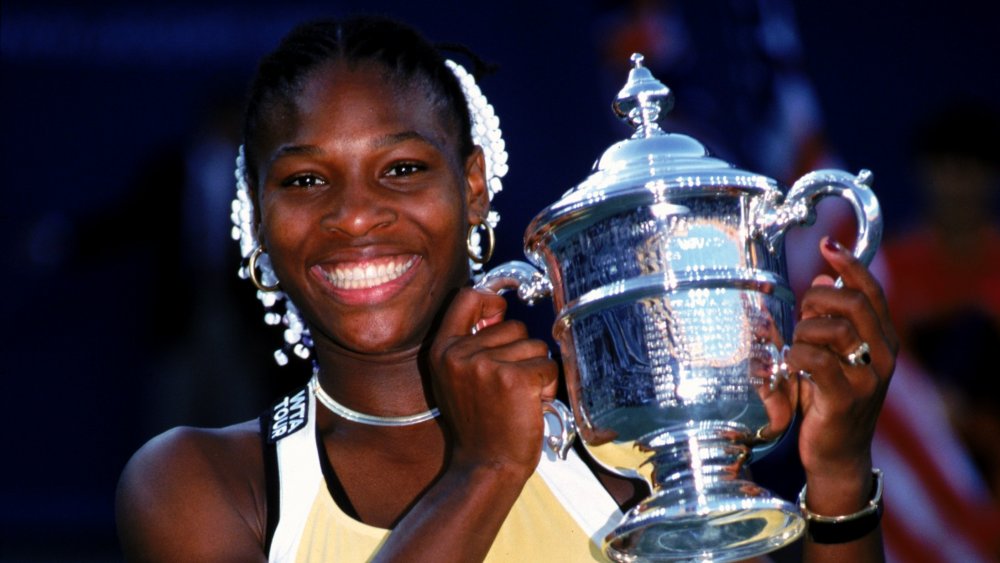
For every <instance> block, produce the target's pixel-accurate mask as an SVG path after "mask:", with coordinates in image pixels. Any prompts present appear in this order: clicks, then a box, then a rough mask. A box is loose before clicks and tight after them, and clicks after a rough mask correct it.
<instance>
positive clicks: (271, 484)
mask: <svg viewBox="0 0 1000 563" xmlns="http://www.w3.org/2000/svg"><path fill="white" fill-rule="evenodd" d="M315 407H316V403H315V398H314V396H313V394H312V393H310V392H309V388H308V387H302V388H301V389H298V390H296V391H294V392H292V393H290V394H289V395H287V396H285V397H283V398H282V399H281V400H279V401H278V402H276V403H275V404H274V405H273V406H272V407H271V408H269V409H268V410H267V411H265V413H264V415H262V416H261V435H262V437H263V439H264V445H265V447H264V451H265V456H266V455H268V454H267V452H268V450H269V449H270V450H272V451H273V452H274V453H273V456H272V457H273V459H274V463H273V469H274V473H273V475H268V514H267V516H268V522H267V528H268V535H269V538H268V540H267V542H266V547H267V553H268V560H269V561H294V560H295V557H296V554H297V553H298V549H299V543H300V541H301V539H302V532H303V530H304V529H305V525H306V520H307V519H308V517H309V511H310V509H311V508H312V505H313V501H314V500H315V499H316V494H317V492H318V491H319V490H320V489H321V487H322V486H323V472H322V470H321V469H320V462H319V455H318V454H317V452H316V442H315V438H314V436H315V434H316V417H315V410H316V409H315ZM272 490H273V492H272ZM272 497H277V501H276V502H274V504H273V508H272Z"/></svg>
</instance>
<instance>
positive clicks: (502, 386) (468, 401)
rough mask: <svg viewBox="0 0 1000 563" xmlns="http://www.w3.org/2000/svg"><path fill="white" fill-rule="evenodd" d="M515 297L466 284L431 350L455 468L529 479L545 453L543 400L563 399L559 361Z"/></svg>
mask: <svg viewBox="0 0 1000 563" xmlns="http://www.w3.org/2000/svg"><path fill="white" fill-rule="evenodd" d="M506 310H507V302H506V301H505V300H504V298H503V297H500V296H499V295H497V294H495V293H492V292H489V291H483V290H476V289H471V288H462V289H460V290H459V291H458V293H457V295H456V296H455V298H454V299H453V300H452V302H451V304H450V305H449V307H448V310H447V311H446V312H445V314H444V316H443V318H442V320H441V324H440V326H439V328H438V331H437V335H436V337H435V339H434V342H433V343H432V345H431V348H430V355H429V361H430V368H431V371H432V374H433V376H432V385H433V392H434V397H435V400H436V401H437V404H438V408H440V409H441V413H442V417H443V419H444V421H445V423H446V425H447V428H448V432H449V433H450V436H449V437H450V442H451V445H452V453H451V458H450V460H449V467H450V468H454V469H459V470H470V469H475V468H489V469H494V470H500V471H504V472H513V474H514V475H519V476H523V478H524V480H527V478H528V477H529V476H530V475H531V474H532V472H533V471H534V470H535V467H536V466H537V464H538V460H539V457H540V455H541V444H542V439H543V433H544V423H543V417H542V402H543V401H551V400H552V399H554V398H555V394H556V387H557V377H558V366H557V364H556V362H555V361H553V360H552V358H551V356H550V354H549V348H548V345H547V344H546V343H545V342H544V341H542V340H537V339H531V338H529V337H528V331H527V328H526V327H525V325H524V323H522V322H520V321H516V320H505V319H504V314H505V313H506Z"/></svg>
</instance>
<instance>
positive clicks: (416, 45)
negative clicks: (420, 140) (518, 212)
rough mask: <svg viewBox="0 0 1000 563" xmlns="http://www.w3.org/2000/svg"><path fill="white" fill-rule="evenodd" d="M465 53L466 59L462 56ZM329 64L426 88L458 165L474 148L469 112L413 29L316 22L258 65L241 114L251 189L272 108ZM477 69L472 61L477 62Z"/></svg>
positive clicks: (368, 20)
mask: <svg viewBox="0 0 1000 563" xmlns="http://www.w3.org/2000/svg"><path fill="white" fill-rule="evenodd" d="M466 54H468V53H467V52H466ZM334 61H343V62H345V63H347V64H348V66H349V67H356V66H357V65H360V64H370V63H377V64H378V65H380V66H381V67H382V69H383V70H384V71H385V73H386V78H387V79H389V80H392V81H395V82H397V83H399V84H403V83H414V82H416V83H418V84H422V85H424V86H425V87H426V91H427V92H428V94H429V96H430V102H431V104H432V107H435V108H436V109H438V110H439V111H440V112H441V113H442V116H443V117H444V118H445V119H446V121H445V122H446V123H448V124H449V125H451V126H452V127H453V131H454V132H455V134H456V136H457V137H458V149H459V156H460V157H461V159H460V162H463V161H465V159H466V158H468V156H469V155H471V154H472V151H473V149H474V145H473V141H472V136H471V134H470V125H469V123H470V118H469V110H468V108H467V105H466V99H465V96H464V94H463V92H462V87H461V85H460V84H459V82H458V79H457V78H456V77H455V75H454V74H453V73H452V72H451V71H450V70H449V69H448V67H447V66H445V63H444V58H443V57H442V56H441V54H440V52H439V51H438V49H436V48H435V47H434V46H433V45H431V44H430V43H429V42H428V41H427V40H426V39H424V37H423V36H421V35H420V33H419V32H417V31H416V30H415V29H413V28H411V27H409V26H407V25H405V24H403V23H400V22H396V21H393V20H390V19H386V18H381V17H372V16H365V17H356V18H352V19H347V20H343V21H334V20H317V21H312V22H308V23H304V24H301V25H299V26H298V27H296V28H295V29H293V30H292V31H291V32H290V33H289V34H288V35H287V36H286V37H285V38H284V39H283V40H282V41H281V43H280V44H279V45H278V48H277V49H276V50H275V51H274V52H272V53H271V54H269V55H267V56H266V57H265V58H263V59H262V60H261V62H260V64H259V66H258V69H257V75H256V78H255V79H254V81H253V83H252V85H251V88H250V94H249V98H248V101H247V106H246V113H245V115H244V128H243V145H244V147H245V151H246V153H245V157H246V163H247V166H246V168H247V174H248V175H249V176H250V177H249V178H248V180H249V183H250V185H251V186H254V185H255V184H256V180H257V179H256V178H255V174H256V166H255V165H256V164H257V162H258V161H257V158H258V155H256V154H255V144H254V141H255V140H256V139H257V138H258V136H259V134H260V129H261V127H263V126H266V123H265V115H266V114H267V112H268V110H270V109H272V108H274V107H283V106H284V107H291V106H292V105H293V102H294V100H295V98H296V96H297V95H298V94H300V93H301V91H302V88H303V87H304V85H305V84H306V82H307V81H308V78H309V76H310V75H311V73H312V72H313V71H315V70H316V69H318V68H319V67H321V66H324V65H326V64H329V63H331V62H334ZM477 66H478V62H477Z"/></svg>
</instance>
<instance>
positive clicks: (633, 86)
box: [525, 53, 778, 255]
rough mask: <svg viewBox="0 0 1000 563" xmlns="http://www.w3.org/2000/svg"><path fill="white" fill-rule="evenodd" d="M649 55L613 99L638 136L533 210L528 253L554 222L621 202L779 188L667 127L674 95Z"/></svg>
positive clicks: (608, 210) (635, 60) (591, 215)
mask: <svg viewBox="0 0 1000 563" xmlns="http://www.w3.org/2000/svg"><path fill="white" fill-rule="evenodd" d="M643 59H644V57H643V56H642V55H641V54H639V53H635V54H633V55H632V57H631V62H632V68H631V70H629V74H628V80H627V81H626V83H625V86H624V87H622V89H621V90H620V91H619V92H618V95H617V96H616V97H615V100H614V102H613V103H612V108H613V110H614V112H615V114H617V115H618V117H620V118H621V119H622V120H623V121H625V122H626V123H628V124H629V125H630V126H632V128H633V129H634V131H633V133H632V135H631V136H630V137H629V138H627V139H624V140H622V141H619V142H617V143H615V144H613V145H611V146H610V147H608V149H607V150H605V151H604V153H603V154H602V155H601V157H600V158H599V159H598V160H597V161H596V162H595V163H594V168H593V170H592V172H591V174H590V176H588V177H587V178H586V179H585V180H584V181H583V182H581V183H580V184H578V185H577V186H575V187H573V188H572V189H570V190H569V191H567V192H566V193H565V194H563V196H562V198H560V199H559V201H557V202H555V203H554V204H552V205H550V206H549V207H547V208H546V209H544V210H542V212H541V213H539V215H538V216H536V217H535V219H534V220H533V221H532V222H531V224H530V225H529V226H528V230H527V231H526V234H525V249H526V250H527V251H528V254H529V255H530V254H532V249H533V248H534V247H536V246H537V245H538V243H539V242H540V241H541V239H543V238H545V237H547V236H548V235H549V234H551V233H552V232H553V231H554V230H555V229H561V228H562V227H564V226H566V224H567V223H570V222H572V223H578V222H580V221H582V220H587V221H590V222H592V221H595V220H598V219H599V218H600V217H603V216H607V215H609V214H612V213H616V212H618V211H620V210H621V209H623V208H629V207H632V208H634V207H637V206H641V205H647V204H651V203H658V202H663V201H665V200H666V199H668V198H672V197H676V196H693V195H698V194H706V193H713V192H714V193H718V192H720V191H722V192H732V191H734V190H737V191H741V192H753V193H762V192H768V191H773V190H778V186H777V183H776V182H775V181H774V180H772V179H770V178H767V177H765V176H762V175H760V174H756V173H753V172H747V171H743V170H739V169H736V168H735V167H733V166H732V165H731V164H729V163H728V162H726V161H724V160H721V159H719V158H716V157H714V156H713V155H712V153H711V152H710V151H709V150H708V149H707V148H705V146H704V145H702V144H701V143H700V142H698V141H697V140H696V139H694V138H692V137H689V136H687V135H683V134H678V133H667V132H665V131H664V130H663V129H662V128H661V127H660V123H661V122H662V121H663V119H664V117H665V116H666V114H667V112H669V111H670V109H671V108H673V105H674V95H673V92H672V91H671V90H670V88H668V87H667V86H665V85H664V84H663V83H662V82H660V81H659V80H657V79H656V78H655V77H654V76H653V74H652V73H651V72H650V71H649V69H648V68H646V67H645V66H643ZM577 226H580V227H582V226H583V225H577Z"/></svg>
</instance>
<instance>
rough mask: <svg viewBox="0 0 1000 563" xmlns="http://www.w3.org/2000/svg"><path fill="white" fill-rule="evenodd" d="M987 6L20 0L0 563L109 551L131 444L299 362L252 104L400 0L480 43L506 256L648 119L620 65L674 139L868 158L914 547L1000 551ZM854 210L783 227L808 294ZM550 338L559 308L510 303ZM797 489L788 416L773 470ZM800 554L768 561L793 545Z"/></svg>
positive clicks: (997, 243)
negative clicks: (622, 116) (261, 183)
mask: <svg viewBox="0 0 1000 563" xmlns="http://www.w3.org/2000/svg"><path fill="white" fill-rule="evenodd" d="M988 5H990V4H989V3H982V2H974V1H973V0H952V1H950V2H930V1H928V0H921V1H883V2H864V1H861V0H848V1H841V2H792V1H789V0H757V1H753V0H745V1H722V0H711V1H702V2H694V1H690V2H671V1H668V0H631V1H621V2H611V1H597V0H589V1H587V0H543V1H541V2H526V1H522V0H508V1H506V2H482V3H468V2H467V3H459V2H419V1H418V2H414V1H402V0H366V1H364V2H360V1H357V2H354V1H343V2H337V1H335V0H328V1H325V2H315V1H301V0H300V1H287V2H280V3H279V2H273V3H269V2H256V1H248V0H245V1H243V2H233V1H230V0H199V1H197V2H195V1H193V0H175V1H171V2H166V1H162V0H161V1H156V0H154V1H148V2H143V3H141V4H140V3H134V2H124V1H122V2H115V1H99V2H86V3H81V2H68V1H65V2H57V1H48V0H36V1H32V2H28V1H25V0H5V1H4V2H3V3H2V4H0V16H2V18H0V51H2V59H0V63H2V71H0V72H2V83H3V86H2V87H0V97H2V98H0V99H2V102H0V112H2V121H0V123H2V130H3V141H2V142H3V145H2V151H0V156H2V159H3V160H2V167H0V174H2V177H0V178H2V179H0V187H2V194H3V200H2V203H0V263H2V268H3V270H2V275H0V321H2V323H3V324H2V326H3V328H2V330H3V333H2V339H0V343H2V344H0V346H2V348H0V349H2V350H3V356H4V361H3V363H2V364H0V377H2V381H3V387H2V389H3V391H2V397H3V402H4V404H5V406H6V408H5V409H4V410H5V412H7V413H8V414H7V415H5V420H6V423H5V427H6V428H7V430H6V431H5V432H4V434H5V445H4V448H3V449H4V451H5V453H4V454H3V462H2V469H0V471H2V473H0V561H118V560H120V554H119V552H118V548H117V540H116V538H115V531H114V512H113V495H114V489H115V485H116V481H117V478H118V475H119V472H120V471H121V469H122V467H123V465H124V464H125V462H126V461H127V460H128V458H129V456H130V455H131V454H132V453H133V452H134V451H135V450H136V449H137V448H138V447H139V446H140V445H141V444H142V443H144V442H145V441H146V440H148V439H149V438H151V437H152V436H154V435H156V434H158V433H159V432H162V431H163V430H166V429H167V428H170V427H172V426H175V425H178V424H189V425H210V426H218V425H224V424H228V423H232V422H236V421H240V420H246V419H249V418H253V417H255V416H256V415H257V414H258V413H259V412H260V410H261V409H262V408H263V407H264V406H265V404H266V403H267V402H268V400H269V398H271V397H274V396H276V395H277V394H278V393H280V392H281V391H283V390H286V389H288V388H290V387H291V386H294V385H296V384H298V383H300V382H301V381H302V380H303V378H304V377H305V373H306V371H307V368H306V366H304V365H302V364H301V363H300V364H294V363H293V365H291V366H289V367H286V368H281V369H278V368H277V367H276V366H274V365H273V361H272V360H271V355H272V352H273V350H274V349H275V348H277V347H278V344H279V343H280V339H281V335H280V332H279V331H277V330H272V329H270V328H268V327H266V326H265V325H264V323H263V322H262V317H263V311H262V308H261V307H260V305H259V303H257V302H256V300H255V299H254V292H253V290H252V287H251V286H250V284H249V283H248V282H243V281H241V280H238V279H237V277H236V271H237V267H238V263H239V262H238V256H237V248H236V244H235V243H233V242H232V241H231V240H230V238H229V230H230V226H229V202H230V201H231V198H232V194H233V182H232V166H233V160H234V158H235V154H236V147H237V145H238V143H239V129H240V120H241V104H242V97H243V94H244V91H245V89H246V87H247V85H248V82H249V80H250V77H251V75H252V73H253V71H254V68H255V64H256V61H257V60H258V59H259V58H260V57H261V56H262V55H263V54H265V53H266V52H268V51H269V50H270V49H272V48H273V47H274V46H275V45H276V43H277V42H278V40H279V39H280V37H281V36H282V35H284V34H285V33H286V32H287V31H288V30H289V29H290V28H291V27H292V26H293V25H294V24H295V23H297V22H299V21H301V20H303V19H306V18H310V17H316V16H342V15H347V14H351V13H357V12H361V13H383V14H386V15H390V16H394V17H398V18H400V19H403V20H404V21H407V22H409V23H411V24H414V25H415V26H416V27H418V28H419V29H421V30H422V31H423V32H424V33H425V34H426V35H427V36H428V37H429V38H431V39H432V40H434V41H442V42H458V43H463V44H465V45H467V46H468V47H470V48H471V49H472V50H473V51H475V52H476V53H477V54H478V55H479V56H480V57H482V58H483V59H485V60H486V61H488V62H491V63H494V64H496V65H497V66H498V68H499V70H498V71H497V72H496V73H495V74H493V75H492V76H489V77H486V78H483V79H482V81H481V85H482V88H483V90H484V92H485V93H486V94H487V96H488V97H489V99H490V101H491V102H492V103H493V105H494V106H495V108H496V110H497V112H498V114H499V116H500V118H501V127H502V129H503V131H504V135H505V139H506V141H507V148H508V151H509V153H510V162H511V172H510V174H509V175H508V176H507V178H506V179H505V182H504V186H505V189H504V191H503V192H501V193H500V194H499V195H498V196H497V198H496V199H495V200H494V205H495V208H496V209H497V210H499V212H500V214H501V216H502V221H501V223H500V227H499V229H498V237H499V244H498V250H497V254H496V258H494V263H498V262H499V261H503V260H508V259H514V258H519V257H520V256H521V248H520V244H521V235H522V233H523V231H524V229H525V227H526V226H527V224H528V222H529V221H530V219H531V218H532V217H533V216H534V215H535V214H536V213H537V212H538V211H540V210H541V209H542V208H543V207H545V206H546V205H548V204H549V203H551V202H553V201H555V200H556V199H557V198H558V197H559V196H560V195H561V194H562V193H563V192H564V191H565V190H566V189H568V188H570V187H572V186H573V185H575V184H577V183H579V182H580V181H581V180H583V179H584V178H585V177H586V176H587V174H588V173H589V170H590V166H591V164H592V163H593V161H594V160H595V159H596V158H597V157H598V156H599V155H600V154H601V152H603V150H604V149H605V148H607V147H608V146H609V145H610V144H612V143H613V142H616V141H618V140H620V139H622V138H624V137H625V136H626V135H627V134H628V130H627V128H626V127H625V126H624V125H622V124H620V123H619V122H618V121H617V120H616V119H615V118H614V116H613V115H612V113H611V111H610V102H611V100H612V98H613V97H614V94H615V93H616V92H617V90H618V88H620V87H621V85H622V84H623V83H624V80H625V77H626V74H627V70H628V62H627V61H628V56H629V54H630V53H632V52H634V51H639V52H642V53H644V54H645V56H646V61H647V63H648V66H650V67H651V68H652V69H653V71H654V73H655V74H656V76H657V77H658V78H659V79H660V80H662V81H663V82H665V83H666V84H667V85H669V86H670V87H671V88H672V89H673V90H674V92H675V95H676V109H675V110H674V111H673V112H672V113H671V114H670V116H668V118H667V121H666V125H665V128H666V129H667V130H669V131H680V132H687V133H689V134H692V135H694V136H695V137H697V138H698V139H700V140H701V141H702V142H704V143H705V144H706V145H708V146H709V147H711V148H712V149H713V150H714V151H715V152H716V153H717V154H719V155H720V156H722V157H723V158H725V159H726V160H729V161H730V162H733V163H734V164H736V165H738V166H739V167H741V168H744V169H749V170H754V171H757V172H761V173H763V174H766V175H768V176H771V177H774V178H777V179H778V180H780V181H781V182H783V183H785V184H786V185H787V184H790V183H791V182H793V181H794V180H795V179H796V178H798V177H799V176H800V175H801V174H802V173H804V172H807V171H810V170H814V169H817V168H824V167H836V168H843V169H846V170H849V171H852V172H857V171H858V170H859V169H861V168H869V169H871V170H873V171H874V174H875V191H876V193H877V194H878V196H879V198H880V200H881V202H882V207H883V212H884V215H885V225H886V235H885V245H884V247H883V250H882V251H880V253H879V256H878V258H877V260H876V264H875V265H874V268H875V270H876V271H877V272H878V273H879V275H880V276H881V278H882V281H883V283H884V285H885V287H886V290H887V293H888V295H889V298H890V301H891V302H892V303H893V313H894V315H895V316H896V320H897V326H898V328H899V330H900V332H901V333H902V335H903V337H904V343H905V348H904V352H903V354H902V355H901V359H900V366H899V369H898V370H897V374H896V378H895V380H894V382H893V386H892V389H891V393H890V397H889V400H888V401H887V405H886V408H885V412H884V414H883V418H882V421H880V427H879V430H878V435H877V437H876V448H875V456H876V464H878V465H880V466H882V467H883V468H884V469H886V473H887V477H886V486H887V493H886V495H887V510H888V511H887V513H886V520H885V533H886V540H887V546H888V549H889V553H890V557H891V558H892V559H893V560H896V561H923V560H926V561H963V562H964V561H990V560H996V559H997V558H998V555H1000V548H998V543H997V542H998V540H997V538H998V537H1000V518H998V516H997V514H998V513H997V506H998V502H997V499H998V498H1000V496H998V495H1000V462H998V460H997V456H998V449H997V448H996V447H995V446H996V436H998V435H1000V417H998V414H997V413H998V407H997V404H998V401H997V396H996V391H995V388H996V385H995V384H994V383H993V382H992V381H991V380H992V379H993V378H994V376H995V375H996V374H997V373H998V372H1000V369H998V367H997V365H996V363H997V362H996V356H997V350H1000V336H998V332H1000V328H998V327H1000V234H998V231H997V224H998V220H1000V219H998V218H1000V211H998V207H997V203H998V202H997V200H998V199H1000V198H998V197H997V190H998V181H997V180H998V170H1000V165H998V163H1000V158H998V155H997V151H998V146H1000V142H998V136H997V134H998V126H997V117H996V115H997V113H996V112H997V111H998V107H1000V102H998V100H1000V79H998V74H1000V73H998V63H997V58H998V54H1000V39H998V33H997V26H998V24H1000V19H998V10H997V9H996V8H993V7H987V6H988ZM852 229H853V226H852V225H851V219H850V217H848V215H847V213H846V211H845V209H843V208H842V207H839V206H838V205H837V204H829V205H824V207H823V209H822V210H821V213H820V219H819V221H818V225H817V226H816V227H813V228H811V229H808V230H805V229H804V230H801V231H799V232H796V233H795V234H794V235H792V236H791V237H790V240H789V252H790V260H791V262H792V264H791V269H792V271H793V272H794V274H795V275H794V279H793V283H794V285H795V287H796V289H797V290H798V291H801V289H802V288H804V287H806V285H807V284H808V281H809V279H810V278H811V277H812V275H814V274H815V273H816V272H818V271H821V270H822V265H820V264H818V263H817V256H818V253H817V252H816V250H815V249H816V246H815V245H816V243H817V242H818V240H819V237H820V236H822V235H823V234H825V233H827V232H830V233H835V234H837V235H838V236H839V237H840V238H841V239H842V240H844V241H848V240H850V238H851V234H850V233H851V232H852ZM514 314H517V315H519V316H522V317H523V318H525V319H527V320H528V321H529V322H530V323H531V324H532V325H533V327H535V332H536V333H537V334H539V335H547V334H548V332H549V328H548V327H549V326H550V325H551V322H552V311H551V308H550V307H548V306H546V305H544V304H543V305H542V306H540V307H536V308H534V309H529V308H526V307H520V306H517V305H515V306H514ZM757 465H758V466H759V467H760V468H759V469H756V470H755V472H756V474H757V475H758V478H759V479H760V480H761V481H762V482H764V483H765V484H767V485H769V486H771V487H773V488H774V489H775V490H777V491H779V492H780V493H781V494H783V495H786V496H788V497H792V496H794V495H795V494H796V493H797V491H798V489H799V488H800V487H801V475H800V474H799V473H798V470H797V469H796V468H795V444H794V435H793V436H791V437H790V438H786V440H785V441H784V442H783V444H782V447H781V448H779V450H778V451H777V452H776V453H774V454H772V455H771V456H768V457H767V458H765V459H764V460H762V461H760V462H759V463H758V464H757ZM794 556H795V552H794V549H792V550H789V551H788V552H787V553H785V554H780V555H778V556H777V558H779V559H792V558H794Z"/></svg>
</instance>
